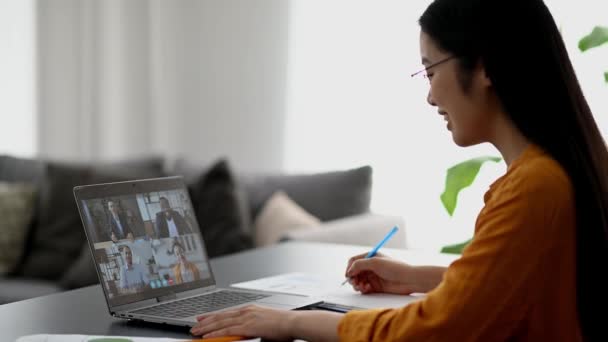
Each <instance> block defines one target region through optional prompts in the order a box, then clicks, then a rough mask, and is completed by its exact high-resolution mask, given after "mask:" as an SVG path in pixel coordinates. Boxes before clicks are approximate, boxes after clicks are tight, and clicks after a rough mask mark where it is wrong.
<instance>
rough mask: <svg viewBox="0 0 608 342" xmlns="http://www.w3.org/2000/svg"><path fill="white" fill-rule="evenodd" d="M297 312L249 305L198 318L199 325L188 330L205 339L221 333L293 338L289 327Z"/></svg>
mask: <svg viewBox="0 0 608 342" xmlns="http://www.w3.org/2000/svg"><path fill="white" fill-rule="evenodd" d="M295 314H296V312H294V311H287V310H277V309H271V308H266V307H260V306H256V305H248V306H244V307H242V308H238V309H235V310H230V311H222V312H218V313H212V314H205V315H201V316H198V317H197V320H198V324H197V325H196V326H194V327H192V329H191V330H190V332H191V333H192V334H193V335H195V336H200V335H202V336H203V337H204V338H208V337H220V336H245V337H262V338H267V339H271V340H289V339H292V332H291V331H290V330H291V328H290V327H289V324H290V321H291V318H292V316H294V315H295Z"/></svg>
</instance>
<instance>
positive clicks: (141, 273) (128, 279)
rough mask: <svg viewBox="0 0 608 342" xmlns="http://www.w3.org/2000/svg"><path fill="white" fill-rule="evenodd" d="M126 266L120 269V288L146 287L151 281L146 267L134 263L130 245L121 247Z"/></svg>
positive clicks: (126, 289)
mask: <svg viewBox="0 0 608 342" xmlns="http://www.w3.org/2000/svg"><path fill="white" fill-rule="evenodd" d="M120 251H121V253H122V258H123V260H124V262H125V266H124V267H123V268H122V269H121V270H120V284H119V286H120V288H121V289H122V290H124V291H127V292H130V291H136V290H140V289H143V288H145V287H146V286H148V284H149V283H150V279H149V278H148V275H147V274H146V268H145V266H143V265H140V264H134V263H133V252H132V251H131V248H130V247H129V246H122V247H121V248H120Z"/></svg>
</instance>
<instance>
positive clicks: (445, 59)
mask: <svg viewBox="0 0 608 342" xmlns="http://www.w3.org/2000/svg"><path fill="white" fill-rule="evenodd" d="M454 58H456V56H455V55H452V56H449V57H446V58H444V59H442V60H440V61H438V62H435V63H433V64H431V65H429V66H427V67H426V68H424V69H422V70H419V71H416V72H415V73H413V74H411V75H410V77H414V76H416V75H418V74H421V73H423V72H425V71H427V70H429V69H430V68H434V67H436V66H438V65H439V64H443V63H445V62H447V61H449V60H451V59H454ZM424 78H427V76H426V74H425V75H424Z"/></svg>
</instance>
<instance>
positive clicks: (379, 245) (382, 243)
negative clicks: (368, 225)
mask: <svg viewBox="0 0 608 342" xmlns="http://www.w3.org/2000/svg"><path fill="white" fill-rule="evenodd" d="M398 230H399V227H397V226H394V227H393V229H391V231H390V232H388V234H386V236H385V237H384V239H382V241H380V242H378V244H377V245H376V247H374V249H372V250H371V251H369V253H367V255H366V256H365V259H369V258H372V257H374V256H375V255H376V253H378V250H379V249H380V248H381V247H382V246H384V244H385V243H386V242H387V241H388V240H390V238H392V237H393V235H395V233H396V232H397V231H398ZM348 279H349V278H346V280H344V282H343V283H342V285H344V284H346V282H348Z"/></svg>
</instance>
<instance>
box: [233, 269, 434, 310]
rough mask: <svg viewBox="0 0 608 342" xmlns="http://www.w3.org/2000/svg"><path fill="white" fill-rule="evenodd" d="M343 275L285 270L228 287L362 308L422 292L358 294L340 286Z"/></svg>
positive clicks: (396, 303)
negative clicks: (329, 275)
mask: <svg viewBox="0 0 608 342" xmlns="http://www.w3.org/2000/svg"><path fill="white" fill-rule="evenodd" d="M342 281H343V279H336V278H335V277H334V278H332V277H324V276H320V275H314V274H307V273H299V272H294V273H285V274H280V275H277V276H272V277H266V278H260V279H256V280H252V281H246V282H242V283H236V284H232V285H231V286H232V287H236V288H241V289H247V290H259V291H268V292H275V293H283V294H294V295H300V296H307V297H317V298H319V300H323V301H325V302H328V303H334V304H341V305H347V306H352V307H357V308H363V309H372V308H398V307H402V306H405V305H407V304H409V303H411V302H414V301H416V300H419V299H421V298H422V295H415V296H405V295H393V294H386V293H375V294H365V295H364V294H361V293H359V292H356V291H355V290H353V288H352V286H351V285H350V284H345V285H344V286H341V282H342Z"/></svg>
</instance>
